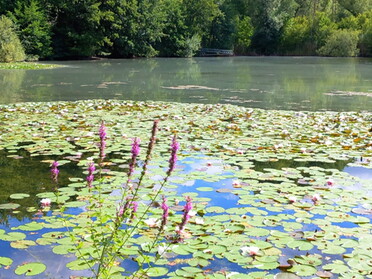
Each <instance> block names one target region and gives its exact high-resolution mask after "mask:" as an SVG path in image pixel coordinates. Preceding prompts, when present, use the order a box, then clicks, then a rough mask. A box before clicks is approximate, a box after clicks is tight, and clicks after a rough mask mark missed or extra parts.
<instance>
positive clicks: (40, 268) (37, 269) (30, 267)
mask: <svg viewBox="0 0 372 279" xmlns="http://www.w3.org/2000/svg"><path fill="white" fill-rule="evenodd" d="M45 270H46V266H45V264H42V263H25V264H22V265H19V266H18V267H17V268H16V270H15V271H14V272H15V274H17V275H23V274H24V275H26V276H34V275H38V274H40V273H43V272H44V271H45Z"/></svg>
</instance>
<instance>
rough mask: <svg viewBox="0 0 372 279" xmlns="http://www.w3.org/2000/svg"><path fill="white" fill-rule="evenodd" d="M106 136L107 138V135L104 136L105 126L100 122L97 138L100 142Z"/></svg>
mask: <svg viewBox="0 0 372 279" xmlns="http://www.w3.org/2000/svg"><path fill="white" fill-rule="evenodd" d="M106 136H107V134H106V126H105V122H104V121H102V122H101V126H100V128H99V138H100V139H101V140H104V139H106Z"/></svg>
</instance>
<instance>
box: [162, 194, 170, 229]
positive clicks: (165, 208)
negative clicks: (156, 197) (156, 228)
mask: <svg viewBox="0 0 372 279" xmlns="http://www.w3.org/2000/svg"><path fill="white" fill-rule="evenodd" d="M161 209H163V216H162V219H161V226H160V230H164V227H165V225H166V224H167V222H168V216H169V206H168V205H167V198H166V197H165V196H163V202H162V204H161Z"/></svg>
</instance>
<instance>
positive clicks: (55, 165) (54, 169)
mask: <svg viewBox="0 0 372 279" xmlns="http://www.w3.org/2000/svg"><path fill="white" fill-rule="evenodd" d="M58 166H59V163H58V162H57V161H54V162H53V163H52V167H51V169H50V174H51V177H52V180H53V181H54V182H55V183H58V174H59V169H58Z"/></svg>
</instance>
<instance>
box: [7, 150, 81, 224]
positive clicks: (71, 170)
mask: <svg viewBox="0 0 372 279" xmlns="http://www.w3.org/2000/svg"><path fill="white" fill-rule="evenodd" d="M10 154H12V155H14V154H17V155H19V156H22V157H23V158H21V159H14V158H9V157H7V156H9V155H10ZM52 159H53V158H51V157H46V156H37V157H31V156H30V154H29V153H28V152H26V151H24V150H21V151H19V152H17V153H8V152H6V151H4V150H0V165H1V177H0V204H3V203H9V202H14V203H17V204H20V205H21V206H20V207H19V208H17V211H19V213H17V214H14V213H12V211H10V210H0V223H1V224H7V222H8V220H9V218H10V217H13V218H16V219H18V220H23V219H24V218H32V217H33V215H34V212H31V213H30V212H28V211H27V207H32V206H34V207H36V208H38V207H39V201H40V199H39V198H38V197H36V195H37V194H38V193H42V192H49V191H53V188H54V187H55V185H54V184H53V183H52V181H51V178H50V171H49V170H50V168H49V165H48V164H46V163H42V162H41V161H42V160H52ZM60 169H61V172H60V178H59V185H61V186H67V184H68V183H69V180H68V177H81V176H82V174H81V171H80V170H79V169H78V168H77V167H76V165H75V164H73V163H70V164H66V165H63V166H62V167H60ZM14 193H27V194H29V195H30V197H29V198H24V199H20V200H13V199H10V198H9V196H10V195H11V194H14Z"/></svg>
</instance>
